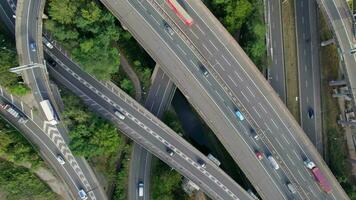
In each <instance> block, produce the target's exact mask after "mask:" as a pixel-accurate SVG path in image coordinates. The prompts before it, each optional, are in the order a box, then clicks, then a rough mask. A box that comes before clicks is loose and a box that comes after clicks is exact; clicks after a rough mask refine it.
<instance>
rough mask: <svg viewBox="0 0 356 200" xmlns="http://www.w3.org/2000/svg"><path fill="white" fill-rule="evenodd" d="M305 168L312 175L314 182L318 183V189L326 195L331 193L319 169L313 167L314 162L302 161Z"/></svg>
mask: <svg viewBox="0 0 356 200" xmlns="http://www.w3.org/2000/svg"><path fill="white" fill-rule="evenodd" d="M304 164H305V166H306V167H307V168H308V169H310V170H311V172H312V173H313V175H314V178H315V180H316V181H317V182H318V183H319V185H320V187H321V188H322V189H323V190H324V191H325V192H326V193H328V194H329V193H331V192H332V190H333V189H332V187H331V184H330V183H329V181H328V180H326V178H325V177H324V175H323V174H322V173H321V171H320V169H319V168H318V167H317V166H316V165H315V163H314V162H312V161H311V160H309V159H307V160H305V161H304Z"/></svg>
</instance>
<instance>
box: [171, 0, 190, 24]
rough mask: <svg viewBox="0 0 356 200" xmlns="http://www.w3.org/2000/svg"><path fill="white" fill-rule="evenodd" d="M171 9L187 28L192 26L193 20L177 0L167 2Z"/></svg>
mask: <svg viewBox="0 0 356 200" xmlns="http://www.w3.org/2000/svg"><path fill="white" fill-rule="evenodd" d="M166 1H167V3H168V5H169V7H171V9H172V10H173V12H174V13H176V15H177V16H178V17H179V18H180V19H181V20H182V21H183V22H184V24H186V25H187V26H192V24H193V19H192V17H190V15H189V14H188V13H187V11H186V10H185V9H184V8H183V7H182V6H181V5H180V4H179V3H178V2H177V0H166Z"/></svg>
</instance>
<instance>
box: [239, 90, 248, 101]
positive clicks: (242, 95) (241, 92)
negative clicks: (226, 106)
mask: <svg viewBox="0 0 356 200" xmlns="http://www.w3.org/2000/svg"><path fill="white" fill-rule="evenodd" d="M240 92H241V94H242V96H244V97H245V99H246V101H248V98H247V97H246V95H245V94H244V93H243V92H242V90H241V91H240Z"/></svg>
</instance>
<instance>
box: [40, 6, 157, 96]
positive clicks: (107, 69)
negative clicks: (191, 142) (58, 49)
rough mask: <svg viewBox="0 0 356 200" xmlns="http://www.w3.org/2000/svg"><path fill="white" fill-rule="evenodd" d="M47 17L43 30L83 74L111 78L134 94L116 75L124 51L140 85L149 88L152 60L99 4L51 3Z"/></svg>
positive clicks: (129, 86) (105, 78)
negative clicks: (72, 59)
mask: <svg viewBox="0 0 356 200" xmlns="http://www.w3.org/2000/svg"><path fill="white" fill-rule="evenodd" d="M48 15H49V20H47V21H46V23H45V27H46V29H47V30H48V31H50V32H51V33H52V35H53V36H54V37H55V38H56V40H57V41H59V42H60V43H61V44H62V45H63V46H64V47H65V49H67V50H69V51H70V53H71V55H72V57H73V58H74V60H76V61H77V62H78V63H79V64H80V65H81V66H82V67H83V69H84V70H85V71H86V72H88V73H90V74H92V75H95V76H96V77H97V78H98V79H101V80H110V79H111V78H113V79H114V82H116V83H117V84H118V86H120V87H122V88H123V89H124V90H125V91H126V92H129V93H133V90H132V89H131V88H132V84H130V82H129V81H128V79H127V78H126V77H125V76H118V75H117V73H118V71H119V70H118V69H119V63H120V51H123V52H124V53H125V55H126V56H127V58H128V60H129V62H130V64H131V66H133V67H134V70H135V72H136V73H137V74H138V77H139V78H140V81H141V82H142V86H143V87H144V88H145V89H148V87H149V85H150V76H151V73H152V69H153V66H154V62H153V60H152V59H151V58H150V56H149V55H148V54H147V53H146V52H145V51H144V49H142V47H140V46H139V44H138V43H137V42H136V41H135V40H134V38H133V37H132V36H131V35H130V33H129V32H127V31H125V30H123V29H122V28H121V27H120V26H119V25H118V24H117V23H116V21H117V20H116V18H115V17H114V16H113V15H112V14H111V13H110V12H109V11H108V10H107V9H106V8H105V7H104V6H103V5H102V4H100V3H98V1H93V0H80V1H75V2H72V1H70V0H64V1H63V0H50V1H49V6H48ZM120 73H122V72H120Z"/></svg>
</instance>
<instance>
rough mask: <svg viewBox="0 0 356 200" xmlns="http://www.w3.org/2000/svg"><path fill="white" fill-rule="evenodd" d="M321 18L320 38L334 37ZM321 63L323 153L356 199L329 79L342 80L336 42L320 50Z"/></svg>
mask: <svg viewBox="0 0 356 200" xmlns="http://www.w3.org/2000/svg"><path fill="white" fill-rule="evenodd" d="M319 16H321V17H319V18H320V20H319V21H320V26H319V27H321V28H320V36H321V40H322V41H323V40H328V39H330V38H332V33H331V32H330V30H329V28H328V26H327V24H326V22H325V20H324V18H323V17H322V15H321V14H319ZM320 64H321V71H322V74H321V75H322V76H321V77H322V84H321V85H322V88H321V94H322V96H321V98H322V101H321V102H322V113H323V133H324V135H323V138H324V141H323V142H324V151H325V152H324V153H325V157H326V160H327V161H328V164H329V167H330V169H331V171H332V172H333V174H334V175H335V176H336V178H337V180H338V181H339V183H340V184H341V186H342V187H343V188H344V190H345V191H346V192H347V193H348V195H349V197H350V198H351V199H356V188H355V182H354V180H352V178H351V177H352V175H351V169H350V166H349V164H348V162H347V158H348V156H347V149H346V141H345V139H344V130H343V129H342V128H341V127H340V126H339V125H338V124H337V120H338V116H339V115H338V114H339V113H340V109H339V106H338V102H337V99H335V98H333V97H332V90H333V88H331V87H329V85H328V84H329V81H331V80H337V79H339V78H340V77H339V76H340V75H339V57H338V52H337V48H336V46H335V45H329V46H326V47H322V48H321V49H320Z"/></svg>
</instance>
